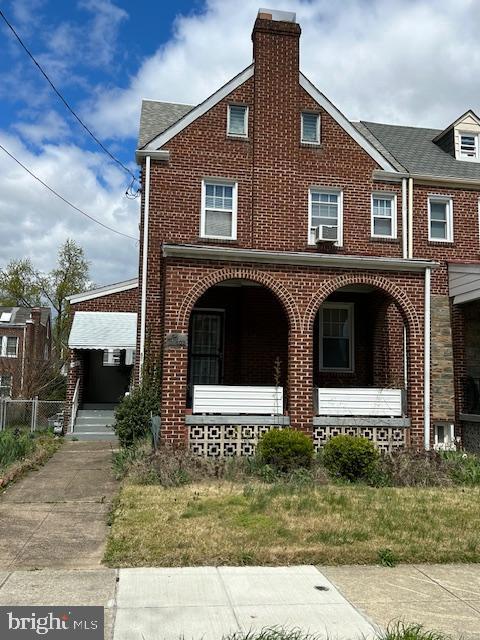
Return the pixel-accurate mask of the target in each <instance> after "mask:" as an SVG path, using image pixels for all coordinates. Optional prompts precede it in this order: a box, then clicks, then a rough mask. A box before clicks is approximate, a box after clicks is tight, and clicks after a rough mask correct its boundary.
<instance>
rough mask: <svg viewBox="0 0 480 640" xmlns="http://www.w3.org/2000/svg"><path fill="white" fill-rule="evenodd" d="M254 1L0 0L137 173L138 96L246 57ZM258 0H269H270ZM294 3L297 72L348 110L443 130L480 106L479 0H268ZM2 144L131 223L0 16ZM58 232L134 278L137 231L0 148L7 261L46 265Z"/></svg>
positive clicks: (103, 163)
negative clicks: (69, 204) (71, 207)
mask: <svg viewBox="0 0 480 640" xmlns="http://www.w3.org/2000/svg"><path fill="white" fill-rule="evenodd" d="M259 6H262V5H260V3H259V1H258V0H257V1H255V0H243V1H242V2H238V0H190V1H187V0H175V1H157V2H152V1H148V2H147V0H137V1H135V2H133V1H129V0H123V1H119V0H68V1H65V0H63V1H61V0H0V7H1V8H2V11H4V12H5V14H6V15H7V17H8V18H9V20H10V21H11V22H12V23H13V25H14V26H15V28H16V29H17V30H18V32H19V33H20V35H21V37H22V38H23V39H24V41H25V43H26V44H27V46H28V47H29V48H30V49H31V51H32V52H33V54H34V55H35V56H36V57H37V59H38V60H39V62H40V63H41V64H42V65H43V66H44V68H45V69H46V71H47V73H48V74H49V75H50V77H51V78H52V80H53V81H54V82H55V84H56V85H57V86H58V88H59V89H60V90H61V92H62V93H63V94H64V96H65V97H66V98H67V99H68V101H69V102H70V103H71V104H72V106H73V107H74V109H75V110H76V111H77V112H78V113H79V114H80V115H81V117H82V118H83V119H84V120H85V121H86V122H87V123H88V125H89V126H90V127H91V128H92V129H93V130H94V131H95V134H96V135H97V136H98V137H100V138H101V140H102V141H103V142H104V143H105V144H106V145H107V146H108V148H109V149H111V151H112V152H113V153H114V154H115V155H116V156H117V157H119V158H120V159H121V160H122V162H124V163H126V164H128V166H129V167H130V168H131V169H132V170H133V171H135V170H136V165H135V163H134V151H135V139H136V134H137V128H138V117H139V111H140V104H141V99H142V98H150V99H152V98H153V99H158V100H167V101H176V102H183V103H188V104H196V103H198V102H199V101H201V100H203V99H204V98H205V97H207V96H208V95H209V94H210V93H212V92H213V91H214V90H215V89H216V88H218V87H219V86H220V85H222V84H223V83H224V82H225V81H227V80H228V79H229V78H230V77H232V76H233V75H235V74H236V73H238V72H239V71H240V70H241V69H243V68H244V67H245V66H247V65H248V64H249V63H250V62H251V56H252V53H251V40H250V34H251V29H252V25H253V22H254V19H255V16H256V13H257V10H258V8H259ZM267 6H269V5H268V3H267ZM273 6H274V7H275V8H278V9H284V10H291V11H296V12H297V18H298V21H299V23H300V24H301V26H302V39H301V65H302V70H303V71H304V72H305V73H306V74H307V75H308V76H309V77H310V79H311V80H312V81H313V82H314V83H315V84H316V85H317V86H318V87H319V88H320V90H322V91H323V92H324V93H325V94H326V95H327V96H328V97H329V98H330V99H331V100H333V101H334V102H335V104H336V105H337V106H338V107H339V108H340V109H341V110H342V111H343V112H344V113H345V114H346V115H347V116H348V117H350V118H351V119H364V120H374V121H380V122H391V123H395V124H417V125H421V126H432V127H439V128H443V127H444V126H446V125H447V124H448V123H449V122H451V121H452V120H454V119H455V118H456V117H457V116H458V115H460V114H461V113H463V112H464V111H466V109H468V108H473V109H474V110H477V111H478V110H479V108H480V104H479V102H480V85H479V84H478V83H476V82H474V81H473V79H474V78H476V77H477V76H478V73H479V71H480V48H479V46H478V33H477V32H478V24H479V23H480V3H479V2H478V1H477V0H342V2H338V3H336V2H331V0H276V1H275V3H274V4H273ZM0 51H1V53H2V55H1V56H0V74H1V75H0V143H1V144H3V145H4V146H5V147H7V148H8V149H9V150H10V151H11V152H12V153H14V154H15V155H16V156H17V157H18V158H19V159H20V160H21V161H22V162H24V163H25V164H26V165H28V166H29V167H30V168H31V169H32V170H34V171H35V172H36V173H37V174H38V175H39V176H40V177H42V178H43V179H44V180H45V181H46V182H48V183H49V184H51V186H52V187H54V188H55V189H57V190H58V191H59V192H60V193H62V194H63V195H65V196H66V197H67V198H69V199H70V200H71V201H72V202H74V203H75V204H76V205H78V206H79V207H81V208H83V209H84V210H85V211H87V212H88V213H90V214H91V215H92V216H95V217H97V218H99V219H100V220H102V221H103V222H104V223H105V224H108V225H110V226H113V227H115V228H117V229H119V230H120V231H123V232H125V233H127V234H130V235H134V236H136V235H137V234H138V213H139V211H138V208H139V201H138V200H128V199H126V198H125V197H124V196H123V193H124V191H125V188H126V186H127V184H128V176H126V175H125V174H124V172H123V171H122V170H121V169H119V168H118V167H117V166H115V165H113V164H112V163H111V162H110V161H109V160H108V158H107V157H106V156H105V155H104V154H103V153H102V152H101V150H100V149H99V148H98V147H97V146H96V145H95V143H94V142H93V141H92V140H91V139H90V138H89V137H88V136H87V135H86V134H85V133H84V132H83V131H82V130H81V128H80V127H79V126H78V124H77V123H76V122H75V121H74V120H73V119H72V117H71V116H70V115H69V114H68V112H67V111H66V110H65V108H64V107H63V105H62V104H61V103H60V102H59V100H58V98H57V97H56V96H55V95H54V94H53V92H52V91H51V89H50V88H49V87H48V85H47V84H46V82H45V80H44V79H43V78H42V76H41V75H40V74H39V72H38V70H37V69H36V68H35V67H34V65H33V64H32V62H31V61H30V60H29V59H28V58H27V56H26V55H25V53H24V52H23V51H22V49H21V48H20V46H19V45H18V43H17V42H16V41H15V40H14V39H13V38H12V37H11V34H10V33H9V32H8V30H7V29H6V28H5V27H3V26H1V25H0ZM67 237H74V238H76V239H77V241H78V242H79V243H80V244H81V245H82V246H84V248H85V250H86V253H87V257H88V259H89V260H90V262H91V272H92V278H93V280H94V281H95V282H96V283H98V284H105V283H108V282H114V281H118V280H121V279H124V278H129V277H132V276H133V275H136V271H137V250H138V247H137V246H136V244H135V242H133V241H130V240H128V239H123V238H120V237H118V236H115V235H114V234H111V233H109V232H107V231H106V230H102V229H101V228H100V227H97V226H96V225H94V224H92V223H91V222H89V221H88V220H86V219H84V218H83V217H81V216H79V215H78V214H75V213H73V212H72V211H70V210H69V209H67V208H66V207H65V205H64V204H62V203H61V202H60V201H57V200H56V199H54V198H53V197H52V196H51V195H50V194H49V193H48V192H45V191H44V190H43V189H42V187H41V186H40V185H38V184H37V183H35V182H34V181H33V180H32V179H31V178H30V177H29V176H28V175H26V174H25V173H24V172H23V171H22V170H21V169H20V168H19V167H17V166H16V165H15V164H14V163H13V162H12V160H11V159H9V158H8V157H6V156H5V155H4V154H3V152H2V151H1V150H0V267H1V266H2V265H4V264H5V263H6V262H8V260H10V259H12V258H20V257H24V256H28V257H31V258H32V260H34V262H35V264H37V265H38V266H39V267H40V268H41V269H48V268H50V267H51V266H52V264H53V261H54V256H55V253H56V250H57V248H58V246H59V245H60V243H62V242H63V241H64V240H65V239H66V238H67Z"/></svg>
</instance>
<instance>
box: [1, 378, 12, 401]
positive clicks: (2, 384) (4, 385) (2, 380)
mask: <svg viewBox="0 0 480 640" xmlns="http://www.w3.org/2000/svg"><path fill="white" fill-rule="evenodd" d="M4 378H10V384H9V386H8V389H9V395H7V396H3V395H0V398H11V397H12V389H13V376H12V374H11V373H4V374H0V388H3V389H6V388H7V385H6V384H5V383H4Z"/></svg>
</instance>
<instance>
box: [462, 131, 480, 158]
mask: <svg viewBox="0 0 480 640" xmlns="http://www.w3.org/2000/svg"><path fill="white" fill-rule="evenodd" d="M459 135H460V157H461V158H462V159H464V160H478V135H477V134H475V133H460V134H459Z"/></svg>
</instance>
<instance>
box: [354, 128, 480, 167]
mask: <svg viewBox="0 0 480 640" xmlns="http://www.w3.org/2000/svg"><path fill="white" fill-rule="evenodd" d="M356 127H357V128H360V129H361V130H363V131H365V129H366V130H368V131H369V132H370V134H371V136H372V137H373V138H375V139H376V140H377V144H378V145H379V148H383V149H384V151H386V152H388V153H389V154H390V155H391V156H392V157H393V158H395V160H396V162H397V164H399V165H400V166H401V167H403V168H404V170H405V171H407V172H408V173H412V174H418V175H423V176H438V177H443V178H460V179H472V180H480V163H475V162H462V161H461V160H456V159H455V158H454V157H453V156H452V155H450V154H449V153H447V152H445V151H444V150H443V149H442V148H441V147H439V146H438V145H437V144H435V142H434V139H435V138H436V137H437V136H438V134H439V133H442V132H441V131H440V129H426V128H422V127H405V126H399V125H391V124H379V123H377V122H360V123H356Z"/></svg>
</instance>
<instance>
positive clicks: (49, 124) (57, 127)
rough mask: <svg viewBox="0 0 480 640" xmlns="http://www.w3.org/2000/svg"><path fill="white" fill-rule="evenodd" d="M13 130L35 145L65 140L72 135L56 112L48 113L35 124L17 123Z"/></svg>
mask: <svg viewBox="0 0 480 640" xmlns="http://www.w3.org/2000/svg"><path fill="white" fill-rule="evenodd" d="M12 126H13V128H14V129H15V130H17V131H18V132H19V133H20V134H21V136H22V137H23V139H24V140H25V141H27V142H32V143H34V144H41V143H43V142H47V141H51V140H55V141H59V140H63V139H65V138H67V137H68V136H69V134H70V129H69V127H68V125H67V123H66V122H65V120H63V119H62V118H61V117H60V116H59V115H58V113H57V112H56V111H47V112H46V113H44V114H43V115H42V116H40V117H38V118H36V119H35V120H34V121H33V122H28V121H23V120H21V121H20V122H16V123H14V124H13V125H12Z"/></svg>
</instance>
